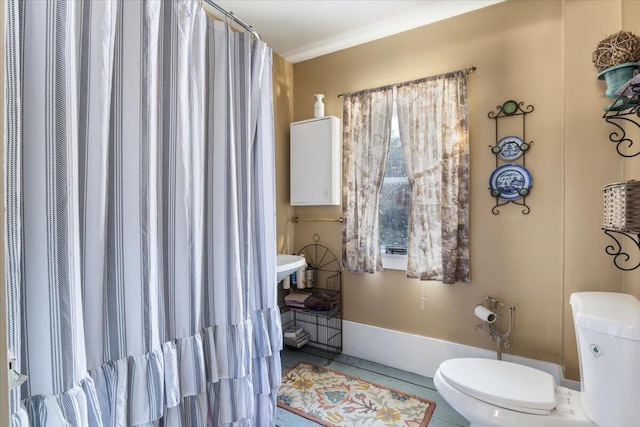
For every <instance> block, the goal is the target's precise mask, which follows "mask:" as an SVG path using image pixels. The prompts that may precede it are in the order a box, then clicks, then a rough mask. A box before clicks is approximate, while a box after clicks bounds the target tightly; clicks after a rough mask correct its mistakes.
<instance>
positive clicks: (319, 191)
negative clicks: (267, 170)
mask: <svg viewBox="0 0 640 427" xmlns="http://www.w3.org/2000/svg"><path fill="white" fill-rule="evenodd" d="M290 128H291V139H290V162H291V165H290V169H289V170H290V176H289V182H290V190H291V194H290V203H291V205H292V206H314V205H339V204H340V173H341V172H340V171H341V167H340V166H341V155H340V154H341V143H340V119H338V118H337V117H335V116H325V117H320V118H316V119H310V120H304V121H301V122H294V123H291V126H290Z"/></svg>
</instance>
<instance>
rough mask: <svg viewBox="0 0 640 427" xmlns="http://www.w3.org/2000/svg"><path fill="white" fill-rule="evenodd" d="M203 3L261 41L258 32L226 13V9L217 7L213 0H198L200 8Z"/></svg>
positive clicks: (230, 13) (231, 13)
mask: <svg viewBox="0 0 640 427" xmlns="http://www.w3.org/2000/svg"><path fill="white" fill-rule="evenodd" d="M203 1H204V3H206V4H208V5H209V6H211V7H213V8H214V9H216V10H217V11H218V12H220V13H222V14H223V15H224V16H225V17H227V18H229V19H231V20H232V21H233V22H235V23H236V24H238V25H240V26H241V27H242V28H244V29H245V30H247V31H248V32H250V33H251V34H253V35H254V36H255V38H257V39H258V40H262V37H260V34H258V32H257V31H256V30H254V29H253V27H252V26H251V25H249V24H247V23H246V22H244V21H243V20H242V19H240V18H237V17H236V16H235V15H234V14H233V12H228V11H227V10H226V9H223V8H222V7H221V6H218V5H217V4H216V3H214V2H213V0H200V6H201V7H202V2H203Z"/></svg>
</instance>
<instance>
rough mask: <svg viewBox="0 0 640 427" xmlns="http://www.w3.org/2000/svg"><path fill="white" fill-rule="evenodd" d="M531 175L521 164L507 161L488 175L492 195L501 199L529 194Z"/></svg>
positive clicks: (531, 181) (531, 183)
mask: <svg viewBox="0 0 640 427" xmlns="http://www.w3.org/2000/svg"><path fill="white" fill-rule="evenodd" d="M532 185H533V177H532V176H531V173H529V170H528V169H527V168H525V167H524V166H522V165H519V164H514V163H509V164H506V165H502V166H499V167H497V168H496V169H495V170H494V171H493V172H491V176H490V177H489V189H491V195H492V196H493V197H499V198H501V199H502V200H508V201H511V200H518V199H519V198H521V197H523V196H527V195H529V191H530V189H531V186H532Z"/></svg>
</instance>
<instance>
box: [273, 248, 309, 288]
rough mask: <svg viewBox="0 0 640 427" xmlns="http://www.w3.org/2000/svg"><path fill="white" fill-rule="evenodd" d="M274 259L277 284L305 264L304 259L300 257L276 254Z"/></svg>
mask: <svg viewBox="0 0 640 427" xmlns="http://www.w3.org/2000/svg"><path fill="white" fill-rule="evenodd" d="M276 259H277V265H276V272H277V281H278V282H279V281H281V280H282V279H284V278H285V276H288V275H289V274H291V273H293V272H294V271H296V270H297V269H299V268H300V267H304V266H305V264H306V262H305V259H304V257H301V256H300V255H289V254H277V255H276Z"/></svg>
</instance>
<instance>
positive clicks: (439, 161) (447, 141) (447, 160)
mask: <svg viewBox="0 0 640 427" xmlns="http://www.w3.org/2000/svg"><path fill="white" fill-rule="evenodd" d="M396 102H397V108H398V127H399V130H400V141H401V143H402V149H403V152H404V156H405V159H406V161H407V174H408V176H409V185H410V186H411V206H410V207H409V233H408V238H409V239H408V247H407V257H408V259H407V277H413V278H419V279H420V280H440V281H442V282H443V283H449V284H451V283H455V282H468V281H469V118H468V117H469V113H468V105H467V72H466V71H458V72H455V73H448V74H444V75H440V76H435V77H432V78H427V79H424V80H419V81H416V82H412V83H410V84H406V85H399V86H398V88H397V99H396Z"/></svg>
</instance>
